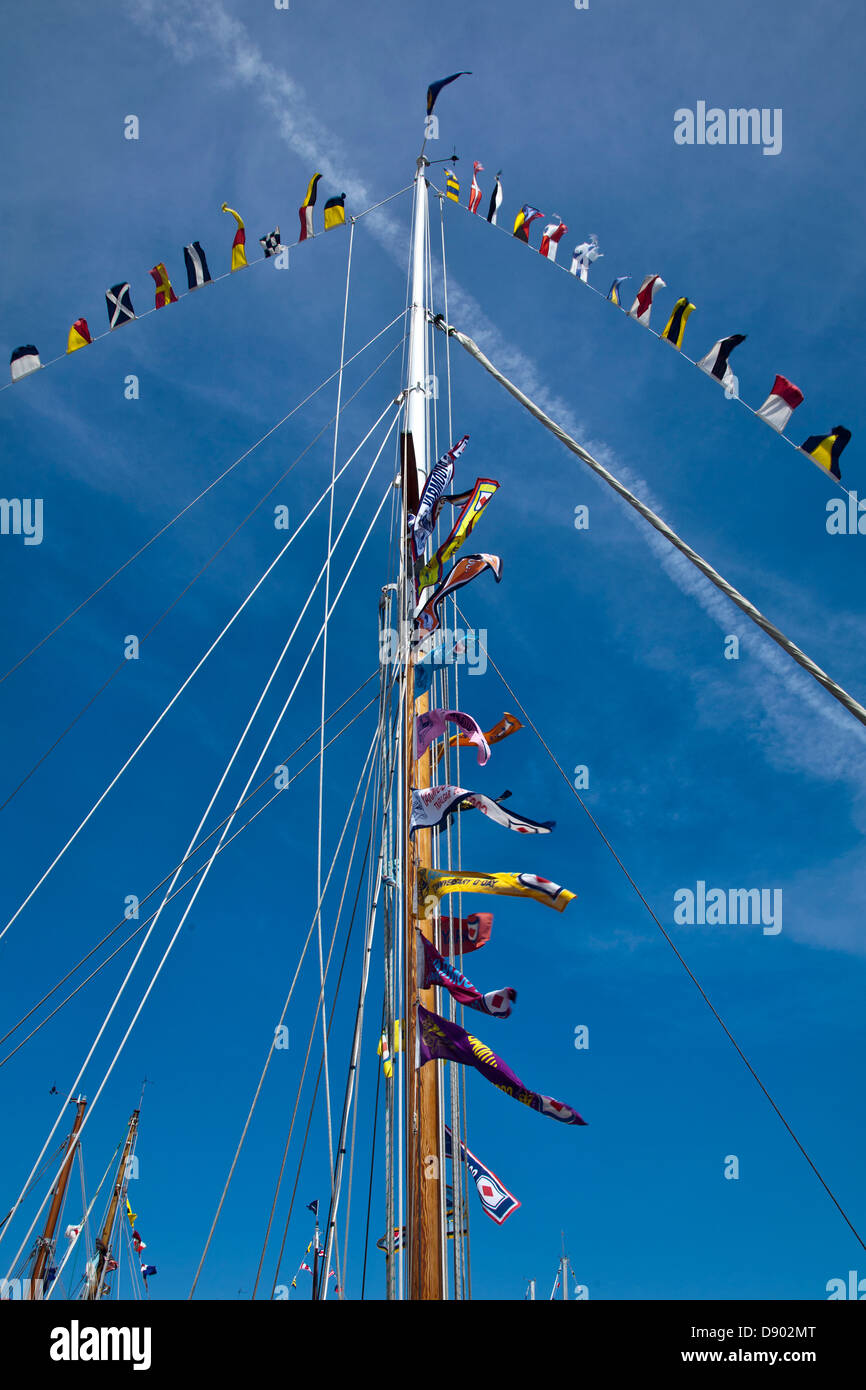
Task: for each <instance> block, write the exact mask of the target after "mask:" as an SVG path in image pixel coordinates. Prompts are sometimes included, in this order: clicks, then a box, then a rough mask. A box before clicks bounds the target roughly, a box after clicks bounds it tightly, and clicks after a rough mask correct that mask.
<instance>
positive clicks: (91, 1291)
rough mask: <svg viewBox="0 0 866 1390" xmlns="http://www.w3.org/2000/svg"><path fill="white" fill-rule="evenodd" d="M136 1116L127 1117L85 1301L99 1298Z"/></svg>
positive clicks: (135, 1131)
mask: <svg viewBox="0 0 866 1390" xmlns="http://www.w3.org/2000/svg"><path fill="white" fill-rule="evenodd" d="M138 1116H139V1111H138V1110H133V1112H132V1114H131V1115H130V1117H129V1129H128V1130H127V1133H126V1143H125V1144H124V1146H123V1153H122V1154H121V1156H120V1163H119V1164H118V1166H117V1175H116V1177H115V1179H114V1187H113V1189H112V1192H111V1201H110V1202H109V1204H108V1211H107V1212H106V1215H105V1220H104V1222H103V1223H102V1231H101V1232H100V1234H99V1236H98V1237H97V1241H96V1268H95V1271H94V1274H93V1278H92V1279H91V1280H90V1282H89V1283H88V1285H87V1289H86V1292H85V1295H84V1297H85V1298H86V1299H95V1298H98V1297H99V1296H100V1290H101V1288H102V1280H103V1276H104V1274H105V1265H106V1261H107V1260H108V1252H109V1247H110V1244H111V1232H112V1231H113V1229H114V1223H115V1220H116V1219H117V1208H118V1205H119V1203H120V1198H121V1196H122V1194H123V1192H124V1191H125V1190H126V1168H127V1163H128V1161H129V1155H130V1154H131V1153H132V1148H133V1145H134V1143H135V1136H136V1135H137V1133H138Z"/></svg>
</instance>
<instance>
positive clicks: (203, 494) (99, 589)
mask: <svg viewBox="0 0 866 1390" xmlns="http://www.w3.org/2000/svg"><path fill="white" fill-rule="evenodd" d="M403 317H404V314H402V313H401V314H397V315H396V317H395V318H393V319H392V320H391V322H390V323H387V324H386V325H385V327H384V328H383V329H382V330H381V332H379V333H377V334H376V336H375V337H374V338H371V339H370V341H369V342H368V343H365V344H364V346H363V347H362V348H359V349H358V351H357V352H356V353H355V354H354V356H353V357H350V358H349V360H348V362H346V363H345V366H347V367H348V366H349V364H350V363H351V362H354V361H355V358H356V357H360V356H361V354H362V353H363V352H366V351H367V348H369V347H372V345H373V343H375V342H377V341H378V339H379V338H381V337H382V336H383V334H385V333H387V332H388V330H389V328H393V327H394V324H395V323H398V322H399V321H400V319H401V318H403ZM337 374H338V373H337V372H332V373H331V375H330V376H328V377H325V380H324V381H321V382H319V385H318V386H317V387H316V389H315V390H314V391H311V392H310V394H309V395H308V396H305V397H304V399H303V400H302V401H300V402H299V403H298V404H297V405H296V406H293V407H292V409H291V410H290V411H289V413H288V415H284V416H283V418H282V419H281V420H278V421H277V423H276V424H275V425H272V426H271V428H270V429H269V430H267V431H266V432H265V433H264V434H263V435H261V437H260V438H259V439H257V440H256V442H255V443H254V444H251V445H250V447H249V448H248V449H246V450H245V451H244V452H243V453H242V454H241V455H239V457H238V458H236V459H235V461H234V463H230V464H229V466H228V468H225V469H223V471H222V473H220V474H219V475H218V477H216V478H214V480H213V482H210V483H208V485H207V487H206V488H204V489H203V490H202V491H201V492H200V493H199V494H198V496H197V497H194V498H193V499H192V501H191V502H187V504H186V506H185V507H182V508H181V510H180V511H179V512H178V513H177V514H176V515H175V516H173V517H172V518H171V520H170V521H167V522H166V523H165V524H164V525H163V526H161V527H160V529H159V530H158V531H156V532H155V533H154V534H153V535H152V536H151V538H150V540H148V541H145V542H144V544H143V545H141V546H139V548H138V550H136V551H134V552H133V554H132V555H130V556H129V558H128V559H126V560H124V562H123V564H122V565H119V566H118V568H117V569H116V570H115V571H114V572H113V573H112V574H110V575H109V576H108V578H107V579H104V580H103V581H102V583H101V584H99V585H98V586H97V587H96V588H95V589H94V590H93V592H92V593H91V594H88V596H87V598H85V599H82V600H81V602H80V603H79V604H78V605H77V606H76V607H75V608H73V609H72V611H71V612H70V613H67V615H66V617H65V618H63V619H62V621H61V622H59V623H57V624H56V626H55V627H53V628H52V629H51V631H50V632H46V634H45V636H44V637H41V638H40V639H39V641H38V642H37V643H36V645H35V647H31V649H30V651H29V652H26V653H25V654H24V656H22V657H20V658H19V659H18V661H16V662H15V665H14V666H10V667H9V670H8V671H7V672H6V673H5V675H2V676H0V685H2V684H3V682H4V681H5V680H8V678H9V676H11V675H12V674H13V673H14V672H15V671H17V670H18V668H19V667H20V666H23V665H24V663H25V661H29V660H30V658H31V656H34V655H35V654H36V652H38V651H39V649H40V647H44V645H45V643H46V642H47V641H48V640H49V639H50V638H51V637H53V636H54V635H55V633H58V632H59V631H60V629H61V628H62V627H65V626H66V624H67V623H68V622H69V621H70V619H71V618H74V617H75V616H76V614H78V613H80V612H81V610H82V608H85V607H86V606H87V604H88V603H90V601H91V599H94V598H96V596H97V594H101V593H102V591H103V589H107V588H108V585H109V584H111V583H112V581H113V580H115V579H116V578H117V577H118V575H120V574H122V573H123V571H124V570H125V569H127V568H128V567H129V566H130V565H131V564H132V563H133V561H134V560H137V559H138V558H139V556H140V555H143V554H144V552H145V551H146V550H149V548H150V547H151V546H152V545H153V544H154V542H155V541H158V540H159V538H160V536H164V535H165V533H166V531H169V530H170V529H171V527H172V526H174V524H175V522H177V521H180V519H181V517H183V516H186V514H187V512H188V511H190V510H191V509H192V508H193V507H194V506H195V505H196V503H197V502H200V501H201V499H202V498H203V497H206V496H207V494H208V493H209V492H212V491H213V489H214V488H215V487H216V486H217V484H218V483H221V482H222V481H223V479H224V478H227V477H228V475H229V474H230V473H231V472H233V471H234V469H235V468H237V467H238V465H239V464H241V463H243V462H244V460H245V459H247V458H249V456H250V454H252V453H253V452H254V451H255V450H256V449H258V447H259V445H260V444H264V442H265V440H266V439H270V437H271V435H272V434H275V433H276V431H277V430H278V429H279V428H280V427H281V426H282V425H284V424H285V423H286V421H287V420H291V418H292V416H293V415H296V414H297V413H298V411H299V410H302V409H303V407H304V406H305V405H307V404H308V403H309V402H310V401H311V400H312V399H313V397H314V396H317V395H318V393H319V392H320V391H322V390H323V389H324V388H325V387H326V386H328V385H329V384H330V383H331V382H332V381H333V380H334V378H335V377H336V376H337ZM3 389H4V388H2V387H0V390H3Z"/></svg>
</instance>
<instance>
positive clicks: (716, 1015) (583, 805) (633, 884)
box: [461, 614, 866, 1250]
mask: <svg viewBox="0 0 866 1390" xmlns="http://www.w3.org/2000/svg"><path fill="white" fill-rule="evenodd" d="M461 616H463V615H462V614H461ZM465 621H466V619H465V618H464V622H465ZM484 650H485V651H486V648H484ZM487 659H488V661H489V662H490V664H491V666H492V667H493V669H494V671H495V672H496V674H497V676H498V677H499V679H500V680H501V681H502V684H503V685H504V686H505V689H506V690H507V691H508V693H509V695H510V696H511V698H512V699H513V700H514V701H515V702H516V704H517V707H518V709H519V710H520V712H521V713H522V714H523V716H524V718H525V719H526V722H527V724H528V725H529V727H530V728H531V729H532V731H533V733H534V734H535V736H536V738H537V739H538V741H539V743H540V744H541V746H542V748H543V749H544V751H545V752H546V753H547V756H548V757H549V758H550V760H551V762H552V763H553V765H554V767H555V768H556V770H557V772H559V774H560V776H561V777H562V779H563V781H564V782H565V784H566V786H567V787H568V788H569V790H570V791H571V793H572V795H573V796H574V798H575V800H576V801H577V802H578V803H579V804H580V807H581V809H582V810H583V811H584V812H585V814H586V816H587V817H588V819H589V821H590V823H591V824H592V826H593V828H594V829H595V830H596V831H597V833H598V835H599V836H600V838H601V840H602V842H603V843H604V845H605V848H606V849H607V850H608V851H609V853H610V855H611V856H612V858H613V859H614V861H615V862H616V864H617V865H618V867H619V868H620V869H621V871H622V873H623V874H624V876H625V878H626V879H627V880H628V882H629V884H630V885H631V887H632V888H633V889H634V891H635V893H636V894H637V896H638V898H639V899H640V901H641V903H642V904H643V906H644V907H645V908H646V910H647V912H648V913H649V915H650V917H651V918H652V920H653V922H654V923H655V925H656V926H657V927H658V930H659V931H660V932H661V934H662V936H663V937H664V939H665V941H666V942H667V944H668V946H670V948H671V950H672V951H673V953H674V955H675V956H676V958H677V960H678V961H679V963H680V965H681V966H682V967H683V969H684V970H685V972H686V974H687V975H688V977H689V979H690V980H691V982H692V984H693V985H694V986H695V988H696V989H697V991H698V993H699V994H700V996H701V998H702V999H703V1001H704V1003H705V1004H706V1006H707V1008H708V1009H709V1010H710V1013H711V1014H712V1015H713V1017H714V1018H715V1020H716V1022H717V1023H718V1024H719V1026H720V1028H721V1029H722V1031H723V1032H724V1034H725V1036H726V1037H727V1039H728V1041H729V1042H730V1043H731V1045H732V1046H733V1048H734V1050H735V1051H736V1053H737V1055H738V1056H739V1058H740V1060H741V1061H742V1062H743V1064H744V1066H745V1067H746V1069H747V1071H748V1072H749V1073H750V1075H751V1076H752V1078H753V1080H754V1081H755V1082H756V1083H757V1085H758V1086H759V1088H760V1090H761V1091H762V1092H763V1095H764V1096H765V1098H766V1099H767V1100H768V1101H769V1103H770V1105H771V1107H772V1108H773V1110H774V1111H775V1113H776V1115H777V1116H778V1118H779V1119H780V1120H781V1122H782V1124H783V1125H784V1127H785V1129H786V1130H787V1131H788V1133H789V1135H790V1136H791V1138H792V1139H793V1141H794V1143H795V1144H796V1146H797V1148H798V1149H799V1150H800V1153H801V1154H802V1155H803V1157H804V1158H805V1160H806V1162H807V1163H808V1165H809V1167H810V1168H811V1169H812V1172H813V1173H814V1174H815V1177H816V1178H817V1179H818V1181H819V1182H820V1184H821V1186H822V1187H823V1189H824V1191H825V1192H826V1193H827V1196H828V1197H829V1198H830V1200H831V1202H832V1203H833V1205H834V1206H835V1207H836V1210H837V1211H838V1212H839V1214H840V1216H841V1217H842V1219H843V1220H844V1222H845V1224H846V1225H847V1226H848V1228H849V1230H850V1231H851V1232H852V1234H853V1236H854V1237H855V1239H856V1240H857V1242H858V1244H859V1245H861V1246H862V1248H863V1249H864V1250H866V1244H864V1242H863V1239H862V1237H861V1236H860V1234H859V1232H858V1231H857V1228H856V1227H855V1226H854V1224H853V1222H852V1221H851V1219H850V1217H849V1216H848V1214H847V1213H846V1211H845V1209H844V1207H843V1206H842V1204H841V1203H840V1202H839V1200H838V1198H837V1197H836V1195H835V1194H834V1192H833V1191H832V1189H831V1188H830V1186H829V1184H828V1183H827V1182H826V1181H825V1179H824V1178H823V1176H822V1175H821V1173H820V1171H819V1169H818V1168H817V1166H816V1164H815V1163H814V1162H813V1160H812V1158H811V1157H810V1156H809V1154H808V1153H807V1151H806V1149H805V1147H804V1146H803V1144H802V1143H801V1141H800V1140H799V1138H798V1137H797V1135H796V1133H795V1132H794V1130H793V1129H792V1128H791V1125H790V1124H789V1123H788V1121H787V1120H786V1118H785V1116H784V1115H783V1114H782V1111H781V1110H780V1109H779V1106H778V1105H777V1104H776V1102H775V1100H774V1099H773V1097H772V1096H771V1094H770V1092H769V1091H768V1090H767V1087H766V1086H765V1085H764V1083H763V1081H762V1080H761V1078H760V1076H759V1075H758V1073H757V1072H756V1071H755V1068H754V1067H753V1066H752V1064H751V1062H750V1061H749V1059H748V1057H747V1056H746V1054H745V1052H744V1051H743V1049H742V1048H741V1047H740V1044H739V1043H738V1042H737V1040H736V1038H735V1037H734V1035H733V1033H732V1032H731V1030H730V1029H729V1028H728V1026H727V1024H726V1023H725V1021H724V1019H723V1018H722V1016H721V1014H720V1013H719V1011H718V1010H717V1009H716V1007H715V1005H714V1004H713V1003H712V1001H711V1000H710V998H709V996H708V994H707V993H706V991H705V989H704V987H703V985H702V984H701V982H700V981H699V980H698V978H697V976H696V975H695V974H694V972H693V971H692V970H691V968H690V967H689V965H688V964H687V963H686V960H685V959H684V957H683V956H682V954H681V953H680V951H679V950H678V948H677V946H676V945H675V943H674V941H673V939H672V938H671V936H670V935H669V933H668V932H667V931H666V930H665V928H664V927H663V926H662V924H661V922H660V921H659V918H658V917H657V916H656V914H655V912H654V911H653V909H652V907H651V906H650V904H649V902H648V901H647V899H646V898H645V897H644V895H643V893H642V892H641V890H640V888H639V887H638V885H637V883H636V882H635V880H634V879H633V878H632V876H631V874H630V873H629V871H628V869H627V868H626V866H625V864H624V863H623V861H622V860H621V859H620V857H619V855H618V854H617V852H616V850H615V849H614V847H613V845H612V844H611V842H610V840H609V839H608V838H607V836H606V835H605V833H604V831H603V830H602V828H601V826H600V825H599V823H598V821H597V820H596V819H595V816H594V815H593V814H592V812H591V811H590V809H589V807H588V806H587V804H586V802H585V801H584V799H583V797H582V796H581V795H580V792H579V791H578V790H577V788H576V787H575V786H574V784H573V782H572V780H571V779H570V778H569V776H568V773H567V772H565V770H564V769H563V767H562V766H561V764H560V763H559V761H558V760H557V758H556V755H555V754H554V753H553V751H552V750H551V748H550V745H549V744H548V743H547V742H546V740H545V739H544V737H543V735H542V734H541V732H540V730H539V729H538V726H537V725H536V724H535V723H534V722H533V720H532V719H531V718H530V716H529V715H528V714H527V712H526V708H525V707H524V705H523V704H522V703H521V701H520V699H519V697H518V696H517V695H516V694H515V692H514V690H513V689H512V687H511V686H510V685H509V683H508V681H507V680H506V679H505V676H504V675H503V674H502V672H501V671H500V669H499V667H498V666H497V665H496V662H495V661H494V660H493V657H492V656H491V655H490V653H489V652H487Z"/></svg>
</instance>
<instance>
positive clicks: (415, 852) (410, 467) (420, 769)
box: [401, 154, 445, 1300]
mask: <svg viewBox="0 0 866 1390" xmlns="http://www.w3.org/2000/svg"><path fill="white" fill-rule="evenodd" d="M428 162H429V161H428V160H427V159H425V157H424V155H423V154H422V155H420V156H419V158H418V166H417V170H416V174H415V207H414V218H413V229H412V267H411V290H412V299H411V308H410V314H409V370H408V376H407V381H406V431H405V433H404V435H403V522H404V525H403V549H402V580H403V583H402V586H401V588H402V593H403V599H404V612H405V613H406V616H407V617H408V618H411V616H412V609H413V607H414V600H415V590H414V584H413V580H412V572H411V559H410V551H409V547H408V544H407V541H406V537H407V532H408V521H407V513H408V512H409V511H415V510H416V508H417V499H418V496H419V495H420V492H421V489H422V488H423V486H424V481H425V479H426V477H427V473H428V468H429V458H428V441H427V394H426V389H425V387H426V380H427V313H426V306H425V296H424V269H425V263H426V254H425V253H426V249H427V228H428V206H427V204H428V199H427V179H426V174H425V170H426V168H427V165H428ZM428 705H429V695H423V696H422V697H421V698H420V699H419V700H418V702H417V706H416V702H415V698H414V676H413V672H412V667H411V665H407V671H406V714H405V718H406V726H405V737H404V740H403V747H404V779H405V780H404V796H403V805H404V808H405V814H406V825H405V833H404V838H403V843H404V846H405V853H404V864H403V882H404V894H403V901H404V905H405V906H404V932H405V935H404V951H403V959H404V961H405V969H406V979H405V992H404V999H405V1009H406V1021H405V1022H406V1037H405V1059H406V1073H405V1074H406V1102H407V1103H406V1174H407V1183H406V1188H407V1191H406V1199H407V1200H406V1234H407V1253H408V1262H409V1290H408V1292H409V1297H410V1298H413V1299H425V1300H441V1299H442V1298H444V1296H445V1292H444V1278H443V1272H444V1250H443V1241H442V1220H441V1209H442V1207H441V1198H442V1183H443V1182H444V1176H445V1175H444V1160H443V1155H442V1153H441V1152H440V1145H439V1132H440V1127H439V1095H438V1067H439V1064H438V1063H434V1062H429V1063H428V1064H427V1065H426V1066H424V1067H421V1068H416V1066H415V1054H416V1032H417V1012H416V1004H417V1002H418V1001H419V1000H420V1002H421V1003H422V1004H423V1005H424V1006H425V1008H435V992H434V991H433V990H432V989H431V990H423V991H421V990H419V988H418V959H417V931H416V926H420V927H421V930H422V931H425V933H426V934H427V935H431V934H432V931H431V924H430V923H427V922H425V921H423V920H420V911H421V910H422V909H421V908H420V904H419V901H418V870H419V869H421V868H429V867H430V866H431V863H432V853H431V851H432V832H431V831H429V830H419V831H417V832H416V835H415V837H414V841H410V839H409V833H408V831H409V816H410V814H411V804H412V797H411V793H410V789H411V788H412V787H429V786H430V783H431V780H432V779H431V755H430V751H429V750H428V751H427V753H426V754H425V755H424V757H423V758H416V757H415V747H414V716H415V713H416V712H417V713H418V714H421V713H424V712H425V711H426V710H427V708H428Z"/></svg>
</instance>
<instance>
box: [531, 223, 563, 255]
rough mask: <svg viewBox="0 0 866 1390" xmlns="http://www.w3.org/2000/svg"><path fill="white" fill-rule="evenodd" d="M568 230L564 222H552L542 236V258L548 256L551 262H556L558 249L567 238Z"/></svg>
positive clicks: (540, 248)
mask: <svg viewBox="0 0 866 1390" xmlns="http://www.w3.org/2000/svg"><path fill="white" fill-rule="evenodd" d="M567 231H568V228H567V227H566V225H565V223H564V222H560V221H559V220H557V221H556V222H550V223H548V225H547V226H546V227H545V229H544V231H543V232H542V234H541V245H540V246H539V248H538V250H539V252H540V253H541V255H542V256H546V257H547V259H548V260H549V261H555V260H556V248H557V247H558V245H559V243H560V242H561V241H562V238H563V237H564V236H565V234H566V232H567Z"/></svg>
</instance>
